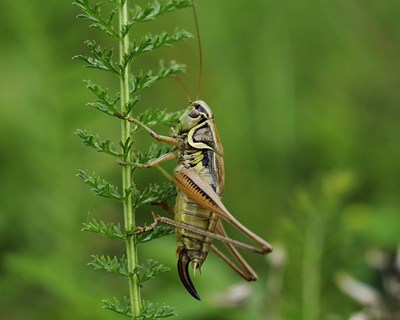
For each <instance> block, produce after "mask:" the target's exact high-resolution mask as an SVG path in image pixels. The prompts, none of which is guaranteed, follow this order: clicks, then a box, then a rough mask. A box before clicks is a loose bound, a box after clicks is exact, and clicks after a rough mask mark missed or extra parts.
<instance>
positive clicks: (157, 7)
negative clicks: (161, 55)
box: [121, 0, 192, 36]
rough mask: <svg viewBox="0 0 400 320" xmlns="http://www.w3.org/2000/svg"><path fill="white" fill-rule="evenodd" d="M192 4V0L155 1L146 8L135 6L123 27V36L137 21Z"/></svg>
mask: <svg viewBox="0 0 400 320" xmlns="http://www.w3.org/2000/svg"><path fill="white" fill-rule="evenodd" d="M190 6H192V2H191V0H168V1H154V2H152V3H148V4H147V5H146V6H145V7H144V8H141V7H140V6H135V8H134V9H133V10H131V15H130V16H131V18H130V19H129V21H128V23H126V24H125V25H124V26H123V27H122V32H121V36H125V35H126V34H127V33H128V32H129V30H130V28H131V27H132V26H133V25H134V24H135V23H136V22H146V21H150V20H154V19H155V18H156V17H157V16H160V15H163V14H165V13H168V12H172V11H175V10H178V9H184V8H187V7H190Z"/></svg>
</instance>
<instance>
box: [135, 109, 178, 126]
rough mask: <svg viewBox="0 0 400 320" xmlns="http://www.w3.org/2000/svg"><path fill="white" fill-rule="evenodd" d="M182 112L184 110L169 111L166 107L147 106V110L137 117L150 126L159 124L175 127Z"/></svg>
mask: <svg viewBox="0 0 400 320" xmlns="http://www.w3.org/2000/svg"><path fill="white" fill-rule="evenodd" d="M182 113H183V112H182V111H175V112H167V110H166V109H164V110H160V109H158V108H155V109H153V108H147V109H146V111H145V112H143V113H141V114H139V115H138V116H137V118H136V119H137V120H139V121H140V122H141V123H143V124H145V125H146V126H148V127H152V126H155V125H157V124H162V125H166V126H168V127H173V126H175V125H176V124H177V123H178V120H179V118H180V117H181V116H182ZM136 127H137V126H136ZM136 127H135V128H136ZM135 131H136V129H135Z"/></svg>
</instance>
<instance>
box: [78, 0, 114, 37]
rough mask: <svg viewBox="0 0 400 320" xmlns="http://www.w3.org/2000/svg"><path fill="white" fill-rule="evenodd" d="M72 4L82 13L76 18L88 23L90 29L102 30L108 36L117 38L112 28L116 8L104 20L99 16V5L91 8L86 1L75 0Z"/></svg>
mask: <svg viewBox="0 0 400 320" xmlns="http://www.w3.org/2000/svg"><path fill="white" fill-rule="evenodd" d="M72 4H73V5H76V6H77V7H79V8H80V9H81V10H82V11H83V13H82V14H79V15H78V18H82V19H84V20H88V21H90V22H91V24H90V27H94V28H97V29H99V30H102V31H104V32H105V33H106V34H108V35H111V36H114V37H119V34H118V32H117V31H115V29H114V26H113V23H114V18H115V14H116V12H117V9H116V8H115V9H113V10H111V11H110V13H109V15H108V18H104V17H103V15H102V14H101V3H96V4H95V5H94V6H93V7H91V6H90V4H89V1H88V0H75V1H74V2H72Z"/></svg>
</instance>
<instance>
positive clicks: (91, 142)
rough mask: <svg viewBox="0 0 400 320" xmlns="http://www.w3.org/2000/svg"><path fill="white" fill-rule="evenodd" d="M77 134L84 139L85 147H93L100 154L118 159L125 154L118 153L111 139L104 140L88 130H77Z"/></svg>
mask: <svg viewBox="0 0 400 320" xmlns="http://www.w3.org/2000/svg"><path fill="white" fill-rule="evenodd" d="M75 134H77V135H78V136H79V137H80V138H81V139H82V143H83V144H84V145H85V146H88V147H92V148H94V149H96V150H97V151H98V152H104V153H107V154H109V155H112V156H114V157H118V158H121V157H122V156H123V153H120V152H117V151H116V149H115V145H114V144H113V143H112V142H111V140H109V139H106V140H102V139H101V138H100V137H99V136H98V135H93V134H91V133H89V132H87V131H86V130H81V129H77V130H76V131H75Z"/></svg>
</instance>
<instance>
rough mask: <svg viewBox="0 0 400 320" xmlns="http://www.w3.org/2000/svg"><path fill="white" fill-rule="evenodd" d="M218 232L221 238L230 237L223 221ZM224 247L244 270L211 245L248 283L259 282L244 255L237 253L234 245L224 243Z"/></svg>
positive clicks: (218, 226)
mask: <svg viewBox="0 0 400 320" xmlns="http://www.w3.org/2000/svg"><path fill="white" fill-rule="evenodd" d="M216 232H217V233H218V234H220V235H221V236H224V237H228V235H227V234H226V232H225V229H224V227H223V224H222V221H219V222H218V224H217V228H216ZM224 245H225V246H226V247H227V248H228V250H229V251H230V252H231V254H232V255H233V256H234V257H235V259H236V261H237V262H238V263H239V264H240V266H241V267H242V268H243V269H240V268H239V267H238V266H237V265H235V264H234V262H233V261H232V260H231V259H230V258H228V257H227V256H226V255H225V254H224V253H223V252H222V251H220V250H219V249H218V248H217V247H215V245H211V249H212V250H213V251H214V252H215V253H216V254H217V255H218V256H219V257H220V258H221V259H222V260H223V261H224V262H226V263H227V264H228V265H229V266H230V267H231V268H232V269H233V270H234V271H236V272H237V273H238V274H239V275H240V276H241V277H243V278H244V279H245V280H247V281H254V280H257V274H256V273H255V272H254V270H253V269H252V268H251V267H250V265H249V264H248V263H247V262H246V260H245V259H244V258H243V257H242V255H241V254H240V253H239V252H238V251H237V249H236V248H235V246H234V245H232V244H230V243H226V242H224Z"/></svg>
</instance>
